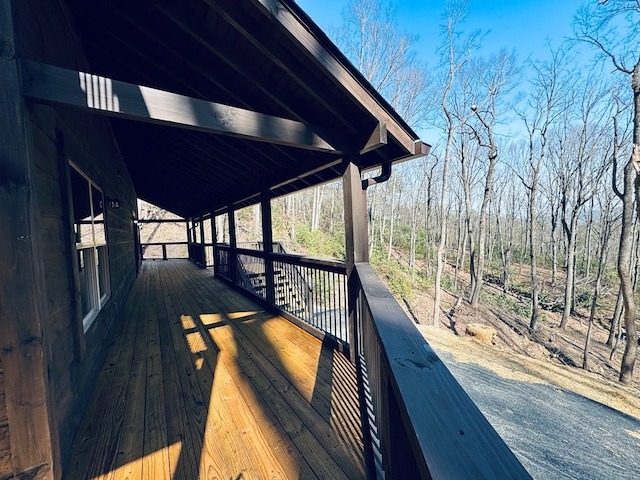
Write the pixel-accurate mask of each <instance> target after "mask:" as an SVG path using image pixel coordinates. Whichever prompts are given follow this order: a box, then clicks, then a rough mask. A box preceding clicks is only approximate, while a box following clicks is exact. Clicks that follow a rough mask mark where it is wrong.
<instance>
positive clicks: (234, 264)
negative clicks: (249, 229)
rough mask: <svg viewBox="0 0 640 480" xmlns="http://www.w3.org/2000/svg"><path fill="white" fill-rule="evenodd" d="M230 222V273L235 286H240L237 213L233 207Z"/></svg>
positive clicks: (230, 211) (231, 206)
mask: <svg viewBox="0 0 640 480" xmlns="http://www.w3.org/2000/svg"><path fill="white" fill-rule="evenodd" d="M227 217H228V220H229V247H230V249H229V273H230V274H231V280H232V281H233V284H234V285H238V284H239V282H238V267H239V265H238V250H237V248H238V247H237V242H236V213H235V209H234V208H233V205H229V209H228V210H227Z"/></svg>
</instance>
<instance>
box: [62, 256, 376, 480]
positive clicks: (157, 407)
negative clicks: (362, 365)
mask: <svg viewBox="0 0 640 480" xmlns="http://www.w3.org/2000/svg"><path fill="white" fill-rule="evenodd" d="M316 477H320V478H351V479H353V478H364V477H365V467H364V455H363V444H362V431H361V422H360V414H359V407H358V393H357V385H356V372H355V367H354V366H353V364H351V363H350V362H349V360H348V359H347V358H345V357H344V356H343V355H342V354H340V353H339V352H337V351H334V350H332V349H330V348H328V347H326V346H323V344H322V342H321V341H320V340H318V339H316V338H315V337H313V336H311V335H309V334H307V333H306V332H304V331H303V330H301V329H299V328H298V327H296V326H294V325H293V324H291V323H290V322H288V321H287V320H284V319H282V318H281V317H278V316H275V315H273V314H271V313H269V312H266V311H265V310H264V309H263V308H262V307H260V306H258V305H257V304H256V303H254V302H252V301H251V300H248V299H247V298H246V297H244V296H243V295H241V294H239V293H237V292H236V291H234V290H232V289H230V288H229V287H227V286H226V285H225V284H223V283H222V282H220V281H218V280H216V279H214V278H213V277H212V275H211V272H210V271H208V270H202V269H199V268H197V267H195V266H194V265H193V264H192V263H190V262H189V261H187V260H169V261H145V262H143V268H142V270H141V273H140V276H139V278H138V279H137V281H136V284H135V287H134V289H133V291H132V293H131V295H130V298H129V302H128V304H127V306H126V308H125V312H124V314H123V318H122V322H121V326H120V330H119V332H118V333H117V336H116V338H115V340H114V342H113V344H112V346H111V348H110V351H109V353H108V356H107V359H106V361H105V364H104V367H103V369H102V371H101V373H100V378H99V379H98V383H97V386H96V389H95V391H94V394H93V397H92V399H91V401H90V404H89V407H88V409H87V411H86V413H85V416H84V418H83V420H82V423H81V425H80V428H79V430H78V433H77V435H76V439H75V441H74V446H73V452H72V455H71V458H70V460H69V462H68V463H67V465H66V469H65V475H64V478H69V479H98V478H99V479H107V478H109V479H120V478H122V479H124V478H128V479H138V478H150V479H164V478H182V479H196V478H221V479H239V478H242V479H248V478H258V479H264V478H316Z"/></svg>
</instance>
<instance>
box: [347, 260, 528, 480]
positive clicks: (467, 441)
mask: <svg viewBox="0 0 640 480" xmlns="http://www.w3.org/2000/svg"><path fill="white" fill-rule="evenodd" d="M355 268H356V272H357V275H358V278H359V280H360V283H361V287H362V293H363V295H364V298H365V301H366V304H367V305H368V308H369V311H370V313H371V318H372V321H373V326H374V328H375V331H376V335H377V337H378V341H379V342H380V348H381V352H382V358H381V361H382V362H384V363H386V364H387V367H388V371H389V380H390V383H391V388H393V390H394V392H395V397H396V398H397V399H398V404H399V405H398V406H399V409H400V415H401V417H402V420H403V424H404V426H405V429H406V431H407V432H408V433H409V435H410V442H411V444H412V445H411V446H412V449H413V452H414V455H415V456H416V460H417V462H418V465H419V468H421V469H422V470H423V471H425V469H426V472H428V475H429V476H430V477H431V478H531V477H530V475H529V474H528V473H527V472H526V470H525V469H524V467H523V466H522V464H521V463H520V462H519V461H518V459H517V458H516V457H515V455H514V454H513V452H511V450H510V449H509V447H508V446H507V445H506V444H505V443H504V441H503V440H502V438H500V436H499V435H498V433H497V432H496V431H495V430H494V428H493V427H492V426H491V424H489V422H488V421H487V419H486V418H485V417H484V416H483V415H482V413H481V412H480V410H478V407H477V406H476V404H475V403H474V402H473V401H472V400H471V398H470V397H469V396H468V395H467V393H466V392H465V391H464V390H463V389H462V387H461V386H460V384H459V383H458V382H457V381H456V379H455V378H454V377H453V375H452V374H451V373H450V372H449V370H448V369H447V368H446V366H445V365H444V363H443V362H442V361H441V360H440V358H439V357H438V356H437V355H436V353H435V352H434V351H433V349H432V348H431V347H430V346H429V344H428V343H427V342H426V340H425V339H424V337H423V336H422V335H421V334H420V332H418V330H417V329H416V327H415V325H414V324H413V322H412V321H411V320H410V319H409V317H408V316H407V315H406V314H405V313H404V311H403V310H402V308H401V307H400V305H399V304H398V302H397V301H396V300H395V299H394V298H393V295H392V294H391V293H390V292H389V290H388V289H387V288H386V286H385V285H384V284H383V283H382V280H380V278H379V277H378V276H377V274H376V273H375V272H374V271H373V269H372V268H371V266H370V265H369V264H367V263H358V264H356V266H355Z"/></svg>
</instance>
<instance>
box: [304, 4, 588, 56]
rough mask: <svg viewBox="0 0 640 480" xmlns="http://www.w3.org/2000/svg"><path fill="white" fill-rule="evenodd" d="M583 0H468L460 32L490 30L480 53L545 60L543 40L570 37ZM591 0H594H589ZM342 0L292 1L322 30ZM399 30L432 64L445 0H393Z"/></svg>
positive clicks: (337, 15) (332, 22) (337, 14)
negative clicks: (512, 53) (501, 51)
mask: <svg viewBox="0 0 640 480" xmlns="http://www.w3.org/2000/svg"><path fill="white" fill-rule="evenodd" d="M583 1H584V0H493V1H492V0H484V1H483V0H469V4H468V5H469V8H468V10H469V12H468V13H469V16H468V18H467V21H466V22H465V25H464V26H463V28H464V30H465V31H468V32H471V31H474V30H477V29H481V30H483V31H490V32H489V34H488V35H487V36H486V37H485V39H484V42H483V49H482V51H483V52H485V53H490V52H495V51H497V50H498V49H500V48H501V47H507V48H508V49H515V50H516V51H517V53H518V57H519V58H520V59H521V60H524V59H525V58H527V57H528V56H530V55H531V56H532V57H534V58H538V59H545V58H546V57H547V56H548V51H549V49H548V47H547V46H546V43H547V40H550V41H551V44H552V46H554V47H557V46H558V45H559V44H560V43H561V42H562V40H563V39H564V38H565V37H567V36H571V34H572V31H571V21H572V19H573V15H574V13H575V12H576V10H577V9H578V7H579V6H580V5H581V4H582V3H583ZM591 1H595V0H591ZM347 3H348V0H298V5H300V6H301V7H302V8H303V9H304V10H305V11H306V12H307V14H309V16H311V18H312V19H313V20H314V21H315V22H316V23H317V24H318V25H319V26H320V27H321V28H322V29H323V30H325V31H326V32H328V30H329V27H330V26H339V25H340V24H341V23H342V17H341V14H342V11H343V9H344V8H345V6H346V5H347ZM391 3H392V4H394V5H395V6H396V7H397V14H398V21H399V26H400V29H401V30H403V31H406V32H408V33H411V34H418V35H420V40H419V41H418V44H417V45H416V50H417V51H418V54H419V55H420V57H421V58H422V59H423V60H424V61H425V62H427V63H428V64H429V65H430V66H435V64H436V63H437V61H438V59H437V57H436V55H435V51H436V48H437V46H438V44H439V42H440V41H439V34H440V23H441V15H442V12H443V10H444V6H445V4H446V1H445V0H397V1H393V0H392V2H391Z"/></svg>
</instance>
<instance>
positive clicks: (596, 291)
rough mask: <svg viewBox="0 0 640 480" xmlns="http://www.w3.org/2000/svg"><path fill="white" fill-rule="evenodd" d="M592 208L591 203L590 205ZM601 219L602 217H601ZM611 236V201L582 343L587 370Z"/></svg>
mask: <svg viewBox="0 0 640 480" xmlns="http://www.w3.org/2000/svg"><path fill="white" fill-rule="evenodd" d="M591 206H592V207H593V202H592V204H591ZM600 207H601V208H600V211H601V212H602V205H600ZM601 218H602V216H601ZM610 234H611V200H609V201H608V202H607V205H606V210H605V215H604V225H602V226H601V234H600V255H599V259H598V262H599V263H598V272H597V273H596V284H595V287H594V289H593V298H592V299H591V311H590V312H589V326H588V328H587V338H586V339H585V343H584V355H583V357H582V368H584V369H585V370H589V349H590V343H591V330H592V328H593V321H594V318H595V316H596V307H597V306H598V297H599V295H600V283H601V279H602V272H603V271H604V265H605V263H606V261H607V247H608V245H609V236H610Z"/></svg>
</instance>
